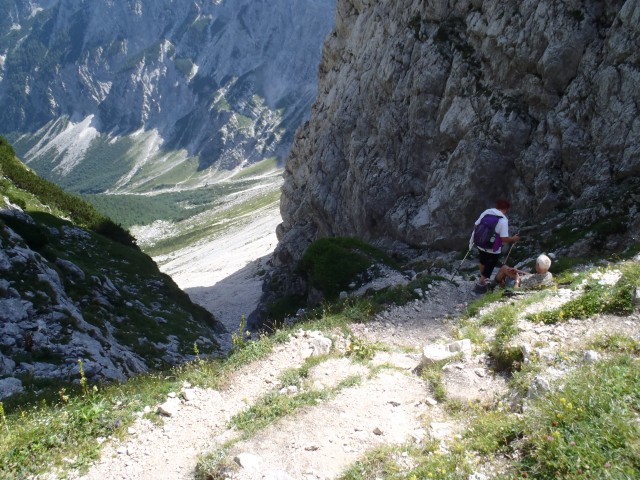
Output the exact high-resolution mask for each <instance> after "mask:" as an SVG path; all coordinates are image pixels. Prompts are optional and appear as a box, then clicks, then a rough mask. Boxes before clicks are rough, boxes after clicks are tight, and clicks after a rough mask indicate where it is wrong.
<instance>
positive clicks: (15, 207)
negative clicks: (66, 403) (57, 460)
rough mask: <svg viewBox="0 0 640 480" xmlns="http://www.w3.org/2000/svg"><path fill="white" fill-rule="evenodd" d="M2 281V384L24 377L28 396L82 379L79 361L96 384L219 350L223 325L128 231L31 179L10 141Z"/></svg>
mask: <svg viewBox="0 0 640 480" xmlns="http://www.w3.org/2000/svg"><path fill="white" fill-rule="evenodd" d="M0 280H1V284H0V307H2V308H3V309H4V310H3V311H2V318H3V324H1V325H0V329H2V328H5V329H6V328H9V330H7V331H6V332H5V334H6V335H8V336H7V337H5V338H4V340H5V341H3V343H2V345H0V353H1V354H2V356H3V357H2V358H5V357H6V358H7V359H9V361H10V363H9V365H10V366H11V368H9V369H8V370H6V369H3V370H0V381H1V380H3V379H4V378H8V377H12V378H16V379H18V380H20V381H21V383H22V387H24V392H23V396H22V397H20V398H23V399H28V398H31V397H33V396H34V395H36V396H37V395H42V394H43V390H42V389H43V388H49V387H51V386H52V385H63V386H64V385H67V386H68V385H71V384H72V383H73V382H74V381H77V377H75V375H74V373H73V372H76V371H77V362H78V359H79V358H84V359H85V365H86V367H87V376H88V377H89V378H90V379H91V380H93V381H98V380H100V379H104V378H120V377H121V376H128V375H131V374H134V373H139V372H140V371H146V370H147V369H149V368H154V369H155V368H166V367H168V366H170V365H172V364H175V363H179V362H181V361H184V360H185V359H188V358H191V357H193V356H194V355H195V353H194V349H196V350H198V351H199V352H200V353H202V354H211V353H217V352H218V351H219V345H218V339H217V338H218V335H219V334H221V333H222V332H223V328H222V326H221V325H220V324H219V323H218V322H217V321H216V320H215V319H214V318H213V316H212V315H211V313H209V312H208V311H206V310H205V309H204V308H202V307H200V306H198V305H195V304H193V303H192V302H191V301H190V299H189V297H188V296H187V295H186V294H185V293H184V292H183V291H182V290H180V289H179V288H178V287H177V285H176V284H175V283H174V282H173V281H172V279H171V278H170V277H169V276H167V275H165V274H163V273H161V272H160V271H159V270H158V267H157V265H156V264H155V262H154V261H153V260H152V259H151V258H150V257H149V256H147V255H146V254H144V253H142V252H141V251H140V250H139V249H138V247H137V246H136V244H135V241H134V239H133V237H132V236H131V235H130V234H129V233H128V232H127V231H126V230H124V229H123V228H122V227H120V226H119V225H116V224H115V223H114V222H113V221H111V220H110V219H109V218H108V217H106V216H104V215H103V214H101V213H99V212H98V211H97V210H96V209H95V208H94V207H92V206H91V205H89V204H87V203H86V202H84V201H83V200H81V199H80V198H78V197H76V196H74V195H70V194H68V193H66V192H64V191H63V190H62V189H60V188H59V187H57V186H56V185H53V184H51V183H50V182H48V181H46V180H43V179H41V178H40V177H38V176H37V175H35V174H34V173H33V172H32V171H30V170H29V169H28V168H26V167H25V166H24V165H23V164H22V163H21V162H20V161H19V160H18V159H17V158H15V156H14V155H13V150H12V148H11V146H10V145H8V143H7V142H6V141H5V140H0ZM12 309H13V310H15V313H5V312H11V311H13V310H12ZM7 315H8V316H7ZM34 325H36V327H34ZM34 328H35V329H34ZM5 334H3V335H5ZM33 365H35V366H36V367H35V369H34V368H32V366H33ZM49 372H53V373H49ZM107 372H108V373H107ZM17 401H19V400H17Z"/></svg>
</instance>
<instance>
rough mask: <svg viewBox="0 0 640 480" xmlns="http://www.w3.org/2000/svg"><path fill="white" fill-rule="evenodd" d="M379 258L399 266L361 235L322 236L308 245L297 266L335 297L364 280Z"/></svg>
mask: <svg viewBox="0 0 640 480" xmlns="http://www.w3.org/2000/svg"><path fill="white" fill-rule="evenodd" d="M376 262H380V263H384V264H386V265H390V266H395V262H394V261H393V260H392V259H391V258H390V257H389V256H388V255H386V254H385V253H384V252H382V251H381V250H379V249H377V248H375V247H373V246H371V245H368V244H367V243H365V242H363V241H362V240H359V239H357V238H344V237H336V238H321V239H320V240H317V241H315V242H314V243H312V244H311V245H310V246H309V248H307V250H306V252H305V253H304V255H303V256H302V258H301V259H300V262H299V263H298V267H297V270H298V272H299V273H301V274H303V275H305V276H306V277H307V278H308V279H309V280H310V282H311V284H312V285H313V286H314V287H315V288H318V289H319V290H321V291H322V292H323V293H324V295H325V297H326V298H327V299H329V300H333V299H336V298H337V297H338V295H339V293H340V292H341V291H343V290H346V289H347V288H348V287H349V285H350V284H351V283H352V282H356V283H358V282H362V280H363V278H364V276H366V273H367V270H368V269H369V268H370V267H372V266H373V265H374V263H376Z"/></svg>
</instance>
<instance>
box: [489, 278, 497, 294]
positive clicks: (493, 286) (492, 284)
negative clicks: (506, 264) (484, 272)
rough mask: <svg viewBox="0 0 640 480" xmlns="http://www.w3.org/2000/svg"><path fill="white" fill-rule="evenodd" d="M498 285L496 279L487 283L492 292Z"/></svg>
mask: <svg viewBox="0 0 640 480" xmlns="http://www.w3.org/2000/svg"><path fill="white" fill-rule="evenodd" d="M497 286H498V282H496V281H495V280H491V281H490V282H489V283H488V284H487V288H488V289H489V291H490V292H493V291H494V290H495V289H496V287H497Z"/></svg>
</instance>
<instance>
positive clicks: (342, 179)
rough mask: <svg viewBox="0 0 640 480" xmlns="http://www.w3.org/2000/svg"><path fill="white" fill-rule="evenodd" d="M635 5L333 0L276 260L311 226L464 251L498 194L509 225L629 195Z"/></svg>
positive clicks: (638, 37)
mask: <svg viewBox="0 0 640 480" xmlns="http://www.w3.org/2000/svg"><path fill="white" fill-rule="evenodd" d="M639 10H640V7H638V2H637V1H636V0H626V1H621V2H608V3H602V2H600V3H597V2H596V3H593V2H591V3H587V4H584V3H574V2H563V1H560V0H542V1H540V2H501V1H498V0H489V1H484V2H476V3H474V4H471V3H470V2H469V1H466V0H455V1H451V2H442V1H440V0H427V1H424V2H413V1H411V0H399V1H397V2H355V1H353V0H339V1H338V5H337V13H336V28H335V30H334V31H333V33H332V34H331V35H329V36H328V37H327V39H326V41H325V47H324V52H323V58H322V62H321V64H320V72H319V75H320V79H319V92H318V97H317V99H316V101H315V103H314V105H313V109H312V114H311V118H310V120H309V121H308V122H307V123H305V124H304V125H303V126H302V127H301V128H300V129H299V130H298V132H297V135H296V139H295V142H294V144H293V147H292V149H291V152H290V154H289V156H288V158H287V162H286V168H285V173H284V177H285V182H284V186H283V195H282V202H281V211H282V217H283V220H282V224H281V225H280V226H279V228H278V231H277V234H278V238H279V245H278V247H277V249H276V253H275V258H274V263H275V264H276V265H278V266H282V267H284V268H285V269H286V268H288V267H292V266H294V265H295V262H296V260H297V259H299V258H300V256H301V255H302V253H303V252H304V250H305V248H306V246H308V245H309V244H310V243H311V242H313V241H314V240H315V239H317V238H320V237H325V236H356V237H360V238H363V239H365V240H372V239H375V240H377V241H381V242H383V243H384V244H386V245H391V244H394V243H397V242H398V241H400V242H403V243H404V244H408V245H411V246H415V247H423V248H424V247H428V248H431V249H439V248H447V249H450V248H464V247H465V245H466V242H467V240H468V236H469V230H468V229H467V227H464V226H465V225H469V229H470V226H471V225H472V223H473V221H474V220H475V219H476V218H477V216H478V214H479V213H480V212H481V211H482V210H484V209H485V208H488V207H490V206H493V201H494V200H495V198H496V197H498V196H507V197H511V198H512V200H513V203H514V207H513V208H512V211H511V212H510V213H511V217H512V218H511V220H512V224H515V223H516V222H517V221H518V220H520V221H523V220H524V219H526V221H527V224H535V223H537V222H540V221H542V220H546V219H547V217H548V215H549V214H555V213H558V212H560V211H562V209H564V208H566V207H567V206H568V205H571V206H573V207H587V206H589V208H591V209H592V210H591V211H593V212H595V210H593V209H594V208H595V209H597V208H599V205H601V202H602V199H603V198H606V197H607V196H613V197H612V198H618V199H620V198H622V199H624V198H628V196H627V193H626V192H628V191H629V189H630V187H631V186H633V185H637V184H638V178H639V176H640V175H639V174H640V154H639V152H640V147H639V145H640V120H639V119H640V111H639V107H638V105H640V72H639V71H638V68H637V66H638V64H640V49H638V48H637V45H639V44H640V29H639V28H638V25H639V24H640V23H639V22H638V21H637V19H638V17H639V15H640V14H639V13H638V12H639ZM634 45H635V46H636V47H635V48H634V47H633V46H634ZM634 188H635V187H634ZM616 192H618V193H616ZM616 201H617V200H616ZM594 220H595V218H591V219H590V220H589V223H591V222H593V221H594ZM592 243H593V242H592V241H589V242H587V244H586V245H585V247H586V249H588V248H591V244H592Z"/></svg>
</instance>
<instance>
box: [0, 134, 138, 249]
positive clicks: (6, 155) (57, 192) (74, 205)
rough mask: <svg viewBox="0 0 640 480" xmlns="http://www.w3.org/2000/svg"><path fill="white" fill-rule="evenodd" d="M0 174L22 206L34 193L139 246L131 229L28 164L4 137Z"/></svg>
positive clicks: (102, 231)
mask: <svg viewBox="0 0 640 480" xmlns="http://www.w3.org/2000/svg"><path fill="white" fill-rule="evenodd" d="M0 174H2V176H3V180H2V182H3V183H2V188H3V191H4V194H5V195H7V197H8V198H9V199H10V200H11V201H12V202H14V203H16V204H17V205H19V206H20V207H22V208H26V207H27V201H28V197H34V199H35V200H37V202H39V203H40V204H41V205H42V206H46V207H47V209H49V210H51V211H53V212H54V213H56V214H58V215H60V216H65V217H68V218H69V219H70V220H71V221H72V222H73V223H75V224H77V225H78V226H81V227H85V228H88V229H90V230H93V231H94V232H96V233H99V234H101V235H104V236H105V237H107V238H110V239H112V240H116V241H118V242H120V243H122V244H124V245H127V246H130V247H134V248H135V239H134V238H133V237H132V236H131V235H130V234H129V232H127V231H126V230H124V229H123V228H122V227H120V226H119V225H116V224H115V223H114V222H113V221H112V220H111V219H110V218H108V217H106V216H104V215H103V214H101V213H100V212H98V211H97V210H96V209H95V208H94V207H92V206H91V205H90V204H88V203H87V202H85V201H83V200H81V199H80V198H78V197H77V196H75V195H72V194H69V193H67V192H65V191H64V190H62V189H61V188H60V187H58V186H57V185H55V184H53V183H51V182H49V181H47V180H45V179H43V178H41V177H39V176H38V175H37V174H35V173H34V172H33V171H31V170H30V169H29V168H27V167H26V166H25V165H24V164H23V163H22V162H20V161H19V160H18V159H17V157H16V155H15V152H14V150H13V148H12V147H11V145H9V143H8V142H7V140H6V139H5V138H3V137H0ZM12 186H13V187H14V188H12ZM20 191H22V192H23V193H20Z"/></svg>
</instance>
